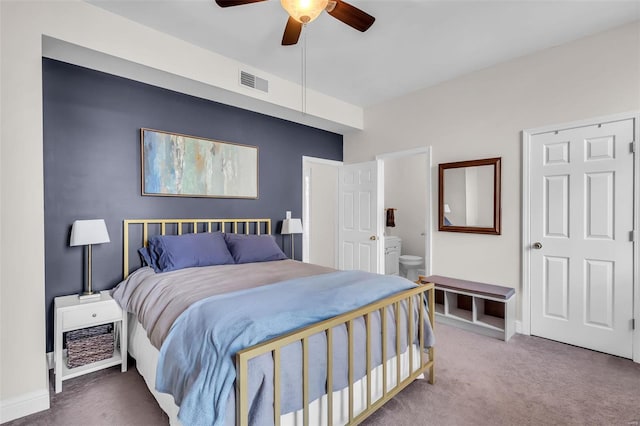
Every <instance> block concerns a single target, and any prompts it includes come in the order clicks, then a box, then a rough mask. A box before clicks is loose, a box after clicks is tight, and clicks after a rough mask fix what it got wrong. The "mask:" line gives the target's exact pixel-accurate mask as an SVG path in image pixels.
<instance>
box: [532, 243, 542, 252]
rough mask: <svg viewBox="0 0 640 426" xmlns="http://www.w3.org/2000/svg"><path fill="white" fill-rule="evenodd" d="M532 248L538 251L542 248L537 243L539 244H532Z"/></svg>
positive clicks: (540, 244)
mask: <svg viewBox="0 0 640 426" xmlns="http://www.w3.org/2000/svg"><path fill="white" fill-rule="evenodd" d="M533 248H534V249H536V250H540V249H541V248H542V243H539V242H535V243H533Z"/></svg>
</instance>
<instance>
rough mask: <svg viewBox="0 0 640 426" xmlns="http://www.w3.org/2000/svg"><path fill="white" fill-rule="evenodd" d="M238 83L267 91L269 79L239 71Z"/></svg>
mask: <svg viewBox="0 0 640 426" xmlns="http://www.w3.org/2000/svg"><path fill="white" fill-rule="evenodd" d="M240 84H241V85H243V86H247V87H251V88H252V89H256V90H260V91H263V92H265V93H269V81H267V80H265V79H264V78H260V77H256V76H255V75H253V74H251V73H248V72H246V71H242V70H241V71H240Z"/></svg>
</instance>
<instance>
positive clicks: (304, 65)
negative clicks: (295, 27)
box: [301, 24, 307, 115]
mask: <svg viewBox="0 0 640 426" xmlns="http://www.w3.org/2000/svg"><path fill="white" fill-rule="evenodd" d="M304 26H305V27H306V24H304ZM301 71H302V78H301V80H302V108H301V109H302V115H306V114H307V32H306V31H303V32H302V66H301Z"/></svg>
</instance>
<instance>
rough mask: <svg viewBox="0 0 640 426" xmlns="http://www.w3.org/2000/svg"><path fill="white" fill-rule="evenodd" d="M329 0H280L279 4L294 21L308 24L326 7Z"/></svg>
mask: <svg viewBox="0 0 640 426" xmlns="http://www.w3.org/2000/svg"><path fill="white" fill-rule="evenodd" d="M328 3H329V0H280V4H282V7H283V8H284V10H286V11H287V13H288V14H289V16H291V17H292V18H293V19H295V20H296V21H298V22H300V23H302V24H308V23H309V22H311V21H313V20H314V19H316V18H317V17H318V15H320V13H322V11H323V10H325V9H326V8H327V4H328Z"/></svg>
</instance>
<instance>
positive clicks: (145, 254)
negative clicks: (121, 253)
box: [138, 247, 156, 269]
mask: <svg viewBox="0 0 640 426" xmlns="http://www.w3.org/2000/svg"><path fill="white" fill-rule="evenodd" d="M138 254H139V255H140V259H141V260H142V266H144V265H147V266H151V267H152V268H153V269H156V266H155V262H154V261H153V258H152V257H151V253H149V249H148V248H147V247H140V248H139V249H138Z"/></svg>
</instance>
